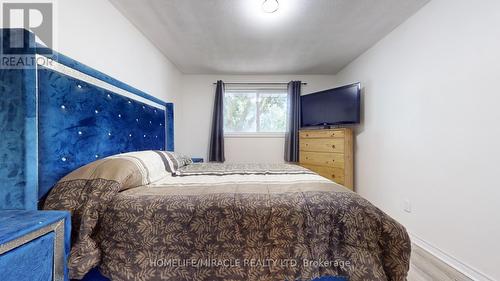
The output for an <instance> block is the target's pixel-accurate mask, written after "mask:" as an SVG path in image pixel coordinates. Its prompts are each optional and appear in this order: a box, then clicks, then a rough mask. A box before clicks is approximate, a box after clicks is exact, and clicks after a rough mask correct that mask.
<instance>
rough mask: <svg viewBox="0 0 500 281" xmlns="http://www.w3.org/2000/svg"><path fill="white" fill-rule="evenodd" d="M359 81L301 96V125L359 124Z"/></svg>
mask: <svg viewBox="0 0 500 281" xmlns="http://www.w3.org/2000/svg"><path fill="white" fill-rule="evenodd" d="M360 103H361V83H354V84H351V85H346V86H342V87H338V88H334V89H329V90H325V91H321V92H317V93H312V94H308V95H304V96H302V97H301V107H302V116H301V120H302V122H301V123H302V127H312V126H330V125H344V124H359V122H360Z"/></svg>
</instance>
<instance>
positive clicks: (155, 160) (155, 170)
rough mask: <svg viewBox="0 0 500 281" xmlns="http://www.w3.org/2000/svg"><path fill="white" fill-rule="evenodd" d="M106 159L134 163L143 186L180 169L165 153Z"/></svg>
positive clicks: (133, 154) (119, 156)
mask: <svg viewBox="0 0 500 281" xmlns="http://www.w3.org/2000/svg"><path fill="white" fill-rule="evenodd" d="M108 158H121V159H127V160H129V161H132V162H134V163H135V164H136V166H137V167H138V168H139V170H140V171H141V174H142V176H143V178H144V179H145V180H144V182H145V184H149V183H152V182H155V181H157V180H159V179H162V178H164V177H166V176H172V174H173V173H175V172H176V171H177V169H178V168H179V167H181V163H179V161H178V160H177V159H176V158H175V157H174V156H173V155H170V153H169V152H166V151H153V150H146V151H137V152H128V153H123V154H118V155H115V156H111V157H108Z"/></svg>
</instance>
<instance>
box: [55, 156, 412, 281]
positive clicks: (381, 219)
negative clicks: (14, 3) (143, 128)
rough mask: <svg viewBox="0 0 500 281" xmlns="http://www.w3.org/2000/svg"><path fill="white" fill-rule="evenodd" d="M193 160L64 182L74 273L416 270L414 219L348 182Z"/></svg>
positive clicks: (300, 274)
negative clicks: (137, 181)
mask: <svg viewBox="0 0 500 281" xmlns="http://www.w3.org/2000/svg"><path fill="white" fill-rule="evenodd" d="M192 165H199V164H191V165H186V166H184V167H181V168H180V169H179V170H178V171H179V172H177V173H175V174H174V175H171V174H166V175H164V176H163V177H161V178H160V179H158V180H156V181H154V182H151V183H148V184H147V185H140V186H137V187H133V188H122V186H121V185H120V184H117V181H115V180H109V179H105V178H102V177H93V178H92V179H89V178H85V179H78V178H71V179H67V180H66V181H62V182H60V183H58V185H56V187H55V188H54V189H53V190H52V192H51V194H50V195H49V198H48V199H47V202H46V205H45V206H46V208H47V209H69V210H71V211H72V214H73V218H72V219H73V227H74V233H73V247H72V251H71V255H70V262H69V269H70V275H71V277H72V278H81V277H83V276H84V275H85V274H86V273H87V272H88V271H89V270H90V269H92V268H93V267H95V266H98V267H99V269H100V271H101V273H102V274H103V275H105V276H107V277H109V278H111V279H112V280H126V281H132V280H134V281H135V280H152V281H155V280H172V281H188V280H189V281H202V280H207V281H208V280H221V281H222V280H224V281H229V280H266V281H274V280H276V281H278V280H280V281H283V280H312V279H313V278H315V277H320V276H345V277H348V278H349V280H353V281H358V280H374V281H375V280H406V274H407V272H408V269H409V257H410V240H409V237H408V234H407V232H406V230H405V229H404V227H403V226H401V225H400V224H399V223H398V222H396V221H395V220H394V219H392V218H391V217H389V216H388V215H386V214H385V213H383V212H382V211H381V210H379V209H378V208H376V207H375V206H373V205H372V204H371V203H370V202H368V201H367V200H365V199H363V198H362V197H361V196H359V195H357V194H356V193H353V192H351V191H349V190H348V189H346V188H344V187H343V186H340V185H338V184H336V183H334V182H331V181H329V180H327V179H325V178H323V177H320V176H319V175H317V174H314V173H312V172H310V171H308V170H306V169H304V168H301V167H298V166H294V165H285V164H283V165H282V166H281V167H280V166H276V165H274V166H273V167H272V169H270V168H269V167H266V168H262V167H261V168H260V169H259V167H257V168H255V169H252V167H249V166H248V165H247V166H241V169H240V170H241V171H242V172H241V173H240V172H237V170H238V167H237V166H234V165H226V166H224V165H221V164H217V165H215V166H214V165H210V164H204V165H205V166H192ZM215 170H216V171H218V172H217V173H214V171H215ZM193 171H196V173H194V172H193ZM224 171H226V172H227V173H225V172H224ZM244 171H246V172H244ZM248 171H253V172H251V173H248ZM270 171H275V172H270ZM280 171H281V172H280ZM183 173H184V175H183Z"/></svg>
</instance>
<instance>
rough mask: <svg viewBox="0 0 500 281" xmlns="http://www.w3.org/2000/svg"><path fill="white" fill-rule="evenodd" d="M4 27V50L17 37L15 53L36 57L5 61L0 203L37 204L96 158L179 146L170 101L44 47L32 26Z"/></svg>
mask: <svg viewBox="0 0 500 281" xmlns="http://www.w3.org/2000/svg"><path fill="white" fill-rule="evenodd" d="M0 30H1V34H0V37H1V38H0V39H1V42H2V44H1V45H0V46H1V47H2V50H3V52H2V56H8V55H6V53H7V52H5V50H7V49H8V48H9V46H10V45H9V44H12V42H18V43H19V42H20V44H21V45H22V46H23V47H22V48H20V49H17V50H16V51H17V52H16V54H13V55H12V56H14V57H19V56H21V55H19V51H21V53H22V56H23V57H25V58H28V59H34V60H36V61H37V63H36V64H34V65H32V66H24V67H14V68H6V67H2V68H0V83H1V84H0V90H1V91H0V109H1V110H0V132H1V137H0V179H1V180H0V210H1V209H20V210H22V209H28V210H29V209H32V210H34V209H37V208H38V204H39V201H40V200H42V199H43V198H44V197H45V196H46V194H47V193H48V192H49V191H50V189H51V188H52V186H53V185H54V184H55V183H56V182H57V181H58V180H59V179H60V178H61V177H63V176H64V175H66V174H68V173H69V172H71V171H73V170H75V169H76V168H79V167H81V166H83V165H85V164H87V163H90V162H92V161H94V160H96V159H99V158H103V157H106V156H109V155H113V154H118V153H124V152H130V151H140V150H171V151H172V150H173V149H174V128H173V124H174V119H173V118H174V116H173V104H172V103H166V102H164V101H162V100H160V99H158V98H155V97H153V96H150V95H148V94H146V93H144V92H142V91H140V90H138V89H136V88H133V87H131V86H129V85H127V84H125V83H123V82H120V81H118V80H116V79H114V78H112V77H110V76H108V75H106V74H104V73H101V72H99V71H97V70H95V69H92V68H90V67H88V66H86V65H84V64H81V63H79V62H77V61H75V60H73V59H71V58H69V57H66V56H64V55H62V54H59V53H56V52H53V51H52V52H49V54H47V52H46V48H44V47H43V46H40V45H37V44H36V43H35V39H34V35H33V34H32V33H30V32H29V31H27V30H24V29H0ZM34 46H35V47H34ZM38 50H44V52H41V51H38ZM50 53H51V54H50ZM48 60H49V61H50V60H52V62H51V63H47V61H48Z"/></svg>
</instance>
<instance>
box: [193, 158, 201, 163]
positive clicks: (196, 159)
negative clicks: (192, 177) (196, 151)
mask: <svg viewBox="0 0 500 281" xmlns="http://www.w3.org/2000/svg"><path fill="white" fill-rule="evenodd" d="M191 160H193V163H203V162H204V160H203V158H191Z"/></svg>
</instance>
